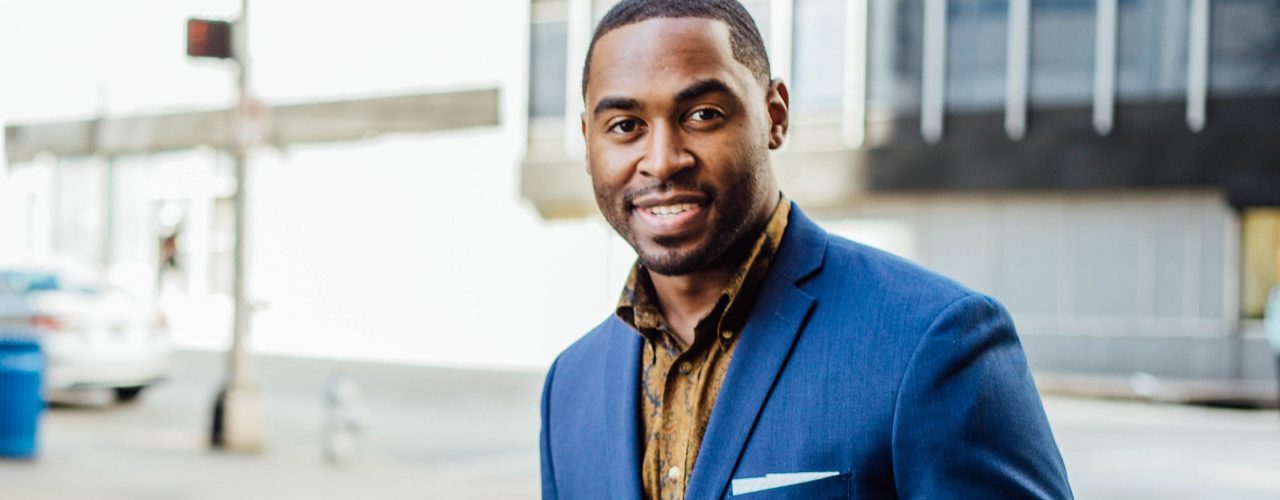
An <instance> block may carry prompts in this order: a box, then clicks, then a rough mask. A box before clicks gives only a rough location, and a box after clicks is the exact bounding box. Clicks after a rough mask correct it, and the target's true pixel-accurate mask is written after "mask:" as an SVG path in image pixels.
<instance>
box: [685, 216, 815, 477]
mask: <svg viewBox="0 0 1280 500" xmlns="http://www.w3.org/2000/svg"><path fill="white" fill-rule="evenodd" d="M825 252H826V234H825V233H823V232H822V230H821V229H820V228H818V227H817V225H815V224H813V222H812V221H810V220H809V219H808V218H806V217H805V216H804V214H803V213H801V212H800V210H799V208H798V207H796V206H795V205H792V214H791V219H790V220H789V221H788V227H787V232H786V234H785V235H784V236H783V242H782V245H781V246H780V247H779V250H778V257H777V259H776V260H775V261H774V263H773V266H772V268H771V269H770V272H769V276H768V278H766V279H765V282H764V283H763V284H762V288H761V290H760V297H759V298H758V299H757V300H756V305H755V307H754V309H753V310H752V312H751V316H750V318H749V319H748V320H747V326H746V328H744V329H743V331H742V337H740V338H739V339H738V345H737V347H736V348H735V349H734V354H733V360H732V361H730V362H729V370H728V372H727V373H726V374H725V378H724V382H723V384H722V385H721V386H720V393H719V396H718V397H717V400H716V406H715V409H714V410H713V411H712V413H711V420H710V421H709V422H708V423H707V432H706V434H705V435H704V436H703V438H702V446H701V449H700V450H699V452H698V459H697V461H696V462H695V465H694V469H693V476H692V477H691V478H690V480H689V487H688V489H687V491H686V492H685V498H720V497H721V496H723V495H724V491H725V490H724V489H725V488H726V487H727V486H728V484H729V480H730V479H731V478H730V475H732V474H733V469H734V468H735V467H736V466H737V463H738V458H739V457H741V456H742V450H743V449H744V448H745V446H746V444H747V440H748V438H749V437H750V435H751V432H752V429H753V428H754V427H755V422H756V419H757V418H758V417H759V415H760V411H761V409H762V408H763V407H764V404H765V402H766V401H767V400H768V398H769V393H770V392H771V391H772V389H773V385H774V382H775V381H776V380H777V378H778V375H779V374H780V373H781V372H782V369H783V367H784V366H785V365H786V361H787V358H788V356H789V355H790V354H791V348H792V346H793V345H794V344H795V341H796V339H797V338H798V337H799V334H800V331H801V329H802V328H803V326H804V322H805V319H806V318H808V316H809V311H810V310H811V309H812V308H813V304H814V298H813V297H812V296H811V295H809V294H808V293H806V292H805V291H803V290H801V289H800V288H798V287H797V286H796V282H798V281H800V280H802V279H804V278H805V277H806V276H808V275H809V274H811V273H812V272H814V271H815V270H816V269H817V268H818V267H820V265H821V262H822V257H823V255H824V254H825Z"/></svg>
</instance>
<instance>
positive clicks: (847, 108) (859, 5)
mask: <svg viewBox="0 0 1280 500" xmlns="http://www.w3.org/2000/svg"><path fill="white" fill-rule="evenodd" d="M844 9H845V28H844V109H843V111H844V116H843V119H842V120H841V121H840V123H841V132H842V135H843V136H844V143H845V146H848V147H851V148H858V147H862V144H863V142H864V141H865V140H866V132H867V45H868V44H867V39H868V37H869V36H870V33H868V31H867V25H868V23H867V16H868V15H869V11H870V0H845V3H844Z"/></svg>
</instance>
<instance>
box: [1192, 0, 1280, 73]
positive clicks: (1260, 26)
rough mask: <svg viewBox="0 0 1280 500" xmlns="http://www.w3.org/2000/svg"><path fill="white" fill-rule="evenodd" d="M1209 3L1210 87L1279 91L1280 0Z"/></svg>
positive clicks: (1222, 0)
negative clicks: (1210, 9) (1210, 10)
mask: <svg viewBox="0 0 1280 500" xmlns="http://www.w3.org/2000/svg"><path fill="white" fill-rule="evenodd" d="M1210 6H1211V8H1212V9H1213V11H1212V13H1211V14H1210V21H1209V22H1210V28H1209V32H1210V34H1209V40H1210V41H1209V91H1210V92H1212V93H1213V94H1214V95H1239V94H1277V93H1280V2H1277V1H1276V0H1215V1H1214V2H1212V3H1210Z"/></svg>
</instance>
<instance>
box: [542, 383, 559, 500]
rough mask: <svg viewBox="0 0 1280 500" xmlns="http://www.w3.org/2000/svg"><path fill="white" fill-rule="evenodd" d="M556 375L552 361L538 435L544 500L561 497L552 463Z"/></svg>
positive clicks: (543, 398) (543, 391) (543, 397)
mask: <svg viewBox="0 0 1280 500" xmlns="http://www.w3.org/2000/svg"><path fill="white" fill-rule="evenodd" d="M557 361H559V360H557ZM555 375H556V364H555V363H551V369H550V370H547V380H546V382H544V383H543V386H542V411H541V413H542V430H541V432H539V436H538V448H539V452H540V455H541V462H542V498H543V500H554V499H556V498H559V493H557V492H556V476H555V467H554V466H553V464H552V463H551V420H550V415H551V381H552V379H554V378H555Z"/></svg>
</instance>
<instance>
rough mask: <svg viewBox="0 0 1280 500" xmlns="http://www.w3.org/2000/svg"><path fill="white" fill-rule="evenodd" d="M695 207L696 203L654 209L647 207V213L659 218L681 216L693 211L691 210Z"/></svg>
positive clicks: (662, 206)
mask: <svg viewBox="0 0 1280 500" xmlns="http://www.w3.org/2000/svg"><path fill="white" fill-rule="evenodd" d="M696 206H698V204H697V203H680V204H677V205H661V206H656V207H649V213H651V214H653V215H657V216H659V217H671V216H674V215H679V214H682V213H684V212H686V211H689V210H693V208H694V207H696Z"/></svg>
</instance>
